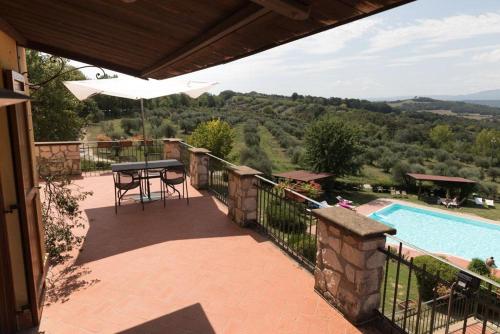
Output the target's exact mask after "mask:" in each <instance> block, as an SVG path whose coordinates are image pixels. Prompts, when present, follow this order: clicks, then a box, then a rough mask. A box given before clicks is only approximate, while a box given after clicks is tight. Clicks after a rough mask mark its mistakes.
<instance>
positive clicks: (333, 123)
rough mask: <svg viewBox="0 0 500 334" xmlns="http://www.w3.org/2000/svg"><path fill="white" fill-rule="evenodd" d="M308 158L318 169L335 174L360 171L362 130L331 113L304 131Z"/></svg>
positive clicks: (316, 169) (340, 174)
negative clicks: (359, 157)
mask: <svg viewBox="0 0 500 334" xmlns="http://www.w3.org/2000/svg"><path fill="white" fill-rule="evenodd" d="M305 147H306V161H307V162H308V163H309V164H310V165H311V167H312V169H313V170H315V171H316V172H329V173H333V174H334V175H336V176H342V175H345V174H354V173H357V172H358V170H359V168H360V163H359V161H358V160H357V159H356V158H357V157H358V155H360V154H361V145H360V133H359V130H358V129H357V128H356V127H354V126H352V125H351V124H350V123H347V122H345V121H342V120H339V119H336V118H334V117H331V116H327V117H323V118H321V119H319V120H318V121H315V122H313V123H312V124H311V125H310V126H309V127H308V128H307V129H306V134H305Z"/></svg>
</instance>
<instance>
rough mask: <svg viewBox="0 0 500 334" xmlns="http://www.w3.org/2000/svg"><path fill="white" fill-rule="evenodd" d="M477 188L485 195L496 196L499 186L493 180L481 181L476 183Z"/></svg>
mask: <svg viewBox="0 0 500 334" xmlns="http://www.w3.org/2000/svg"><path fill="white" fill-rule="evenodd" d="M476 190H477V192H478V193H480V194H481V195H482V196H483V197H491V198H496V196H497V193H498V186H497V184H496V183H493V182H480V183H476Z"/></svg>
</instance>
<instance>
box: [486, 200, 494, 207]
mask: <svg viewBox="0 0 500 334" xmlns="http://www.w3.org/2000/svg"><path fill="white" fill-rule="evenodd" d="M484 202H485V203H486V205H487V206H491V207H493V208H494V207H495V203H494V202H493V200H492V199H485V200H484Z"/></svg>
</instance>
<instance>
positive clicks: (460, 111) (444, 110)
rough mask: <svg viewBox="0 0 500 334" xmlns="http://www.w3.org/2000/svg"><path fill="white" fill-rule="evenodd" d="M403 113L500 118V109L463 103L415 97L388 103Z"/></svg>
mask: <svg viewBox="0 0 500 334" xmlns="http://www.w3.org/2000/svg"><path fill="white" fill-rule="evenodd" d="M387 103H388V104H389V105H390V106H391V107H393V108H397V109H399V110H402V111H413V112H423V111H426V112H432V113H435V114H440V115H448V116H460V117H466V118H474V119H482V118H497V117H500V105H499V106H498V107H495V106H488V105H482V104H476V103H471V102H463V101H443V100H438V99H434V98H429V97H415V98H411V99H400V100H395V101H390V102H387Z"/></svg>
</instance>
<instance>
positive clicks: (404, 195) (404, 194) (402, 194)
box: [401, 190, 408, 198]
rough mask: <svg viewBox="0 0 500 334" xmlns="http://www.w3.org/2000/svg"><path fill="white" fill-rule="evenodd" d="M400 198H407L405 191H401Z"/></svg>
mask: <svg viewBox="0 0 500 334" xmlns="http://www.w3.org/2000/svg"><path fill="white" fill-rule="evenodd" d="M401 196H403V197H404V198H408V194H407V193H406V191H405V190H402V191H401Z"/></svg>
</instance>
